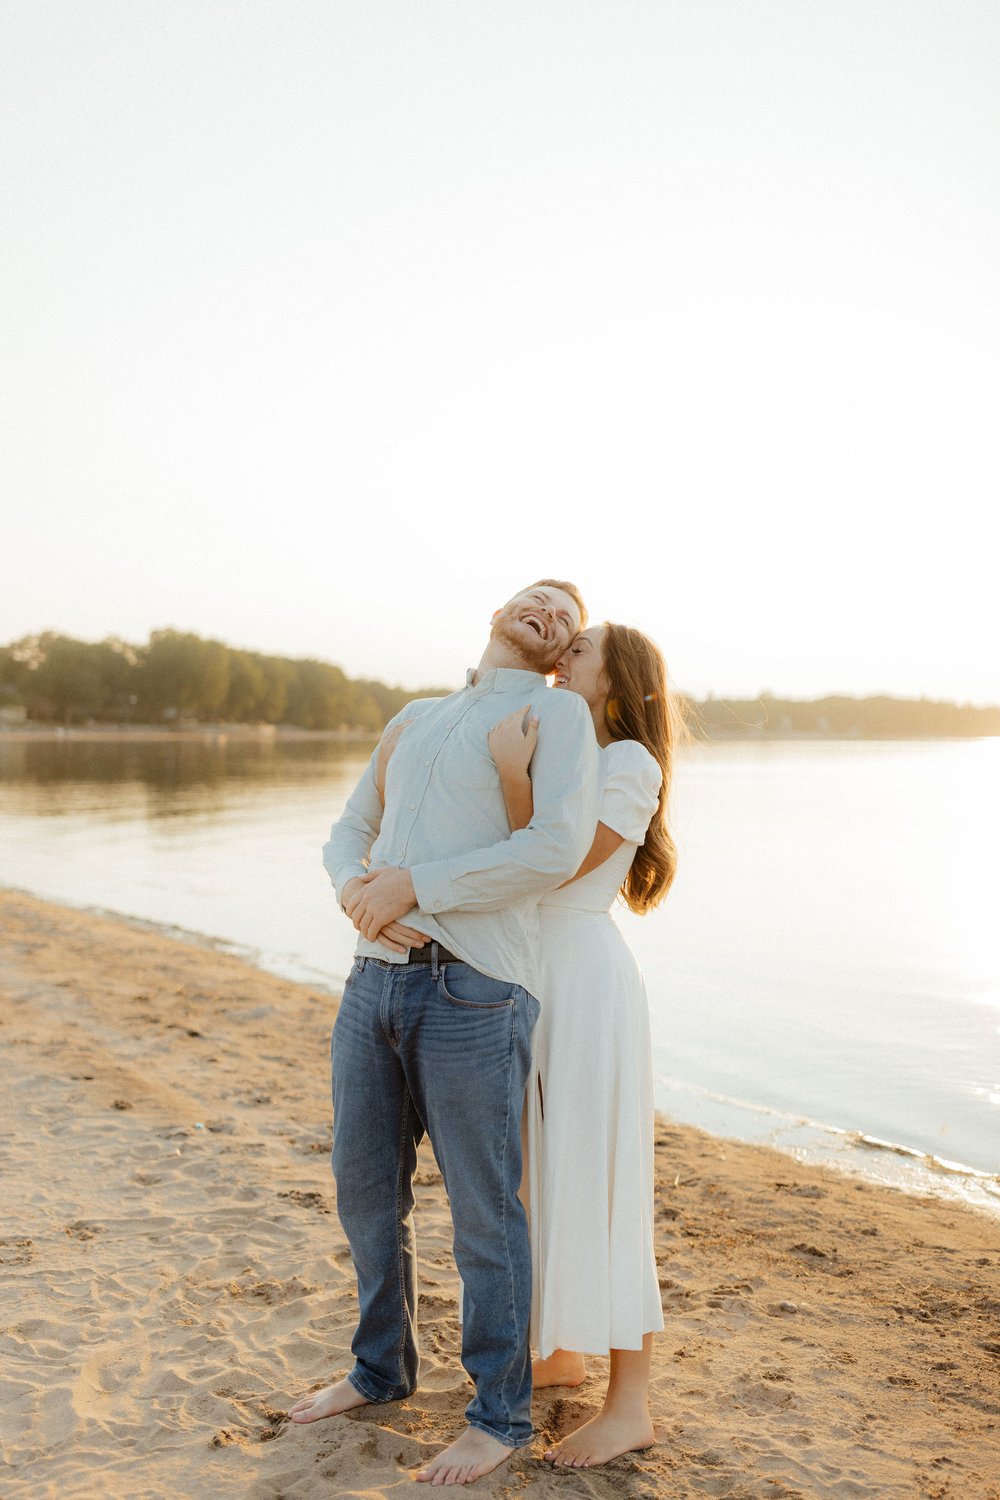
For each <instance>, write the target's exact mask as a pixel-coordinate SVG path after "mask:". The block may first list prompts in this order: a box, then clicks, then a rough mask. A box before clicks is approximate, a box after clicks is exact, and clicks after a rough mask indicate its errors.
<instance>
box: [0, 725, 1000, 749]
mask: <svg viewBox="0 0 1000 1500" xmlns="http://www.w3.org/2000/svg"><path fill="white" fill-rule="evenodd" d="M381 733H382V731H381V730H380V729H362V728H359V727H356V726H352V725H347V726H345V727H343V728H340V729H301V728H298V727H297V726H296V725H294V724H229V723H218V724H212V723H205V724H185V725H184V726H182V727H179V728H176V729H172V728H170V727H169V726H167V725H162V724H106V725H105V724H89V725H84V724H69V725H61V724H27V723H26V724H0V744H3V743H4V742H5V741H7V742H10V743H14V744H18V743H20V744H25V743H32V742H36V743H42V744H66V743H76V744H92V743H96V742H106V743H109V744H115V743H122V744H130V743H132V744H142V743H146V742H155V743H159V742H161V741H171V740H210V741H220V740H245V741H247V742H248V743H254V742H257V743H260V744H283V743H284V744H295V743H297V742H299V741H303V742H310V741H315V742H316V743H318V744H321V743H323V742H324V741H327V742H332V743H334V744H345V745H355V744H365V743H372V744H374V743H375V742H376V741H377V740H378V739H379V737H380V735H381ZM998 738H1000V732H994V733H990V734H944V733H935V732H934V731H933V730H930V729H926V728H924V729H921V730H919V731H918V730H913V731H910V732H906V733H904V732H902V731H900V732H899V733H897V734H848V733H844V734H834V733H832V732H829V731H827V730H818V729H786V730H782V729H774V730H754V729H750V730H738V729H733V730H729V729H717V728H713V729H711V730H703V731H702V732H701V733H700V734H696V735H694V736H693V738H692V741H691V743H692V745H694V746H698V745H716V744H719V745H731V744H739V743H741V742H746V743H749V744H755V745H758V744H766V743H768V742H770V741H774V742H775V743H781V744H797V743H809V744H830V745H843V744H855V745H903V744H919V743H920V742H922V741H927V742H929V743H931V744H938V743H939V742H944V743H948V742H953V743H961V744H965V743H967V742H969V741H975V740H991V739H998Z"/></svg>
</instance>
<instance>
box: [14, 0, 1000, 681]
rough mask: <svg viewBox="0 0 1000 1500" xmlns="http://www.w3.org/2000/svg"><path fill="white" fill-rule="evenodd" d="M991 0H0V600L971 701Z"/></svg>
mask: <svg viewBox="0 0 1000 1500" xmlns="http://www.w3.org/2000/svg"><path fill="white" fill-rule="evenodd" d="M998 77H1000V7H997V6H996V4H995V3H994V0H985V3H969V0H947V3H942V0H899V3H887V0H739V3H734V0H678V3H671V0H661V3H656V0H606V3H592V0H425V3H421V0H405V3H400V0H391V3H385V0H350V3H347V0H323V3H320V0H228V3H227V0H156V3H153V0H120V3H110V0H85V3H81V0H30V3H26V0H4V3H3V5H2V7H0V151H2V168H0V203H2V205H3V211H2V214H3V234H2V237H0V320H2V321H0V483H2V486H3V491H2V494H3V498H2V506H3V517H2V529H0V547H2V571H0V578H2V587H0V641H8V640H10V639H12V638H14V637H16V636H19V635H23V634H27V633H29V632H33V631H39V630H43V629H47V628H52V629H57V630H61V631H65V632H67V633H68V634H71V635H76V636H80V637H83V638H86V639H99V638H101V637H103V636H105V635H109V634H117V635H121V636H124V637H125V638H126V639H130V640H143V639H145V637H146V635H147V634H148V632H149V631H150V630H151V629H155V628H157V627H162V626H175V627H177V628H178V629H189V630H194V631H197V632H199V633H201V634H205V635H214V636H216V637H218V638H220V639H223V640H225V641H227V642H229V643H230V644H233V645H242V646H248V647H254V648H259V649H262V650H265V651H271V652H278V653H283V654H289V655H315V656H320V657H324V658H326V659H328V660H332V661H336V662H339V663H340V664H341V665H342V666H343V667H344V668H345V669H346V670H347V671H348V672H349V673H351V674H352V675H366V676H376V677H380V678H383V679H385V680H388V681H392V682H400V683H404V684H406V685H410V686H418V685H421V684H426V683H452V682H455V681H457V680H459V679H460V678H461V675H462V672H463V670H464V667H465V665H466V664H467V663H469V662H471V661H474V660H476V659H478V656H479V654H480V651H481V649H482V646H483V643H484V640H485V637H486V633H487V630H488V625H489V616H490V614H491V612H492V610H493V609H494V608H495V607H496V606H497V605H498V604H500V603H502V602H503V600H504V599H505V598H507V597H508V596H509V595H510V594H512V593H514V592H516V591H517V589H518V588H519V587H521V586H522V585H524V584H526V583H530V582H531V581H532V580H533V579H535V578H536V577H538V576H540V575H542V574H555V575H557V576H564V577H569V578H572V579H575V580H576V581H577V582H578V583H579V584H580V585H581V587H582V588H583V590H584V592H585V594H586V595H587V598H588V601H589V603H590V607H591V612H592V614H593V615H594V616H596V617H597V618H603V617H610V618H612V619H618V620H622V621H624V622H626V623H629V624H635V625H638V626H640V627H641V628H643V629H645V630H647V631H649V633H650V634H652V635H653V636H654V637H655V638H656V639H657V640H658V641H659V643H660V645H661V646H662V647H663V649H664V651H665V654H666V656H667V660H668V663H669V664H670V668H671V671H672V675H673V677H674V679H675V681H676V682H677V683H678V684H679V685H680V686H681V687H683V688H685V689H686V690H687V691H689V692H692V693H696V694H701V693H704V692H705V691H707V690H709V689H712V690H714V691H715V692H716V693H718V694H723V693H733V694H756V693H757V692H758V691H759V690H760V689H761V688H765V687H766V688H771V689H772V690H773V691H775V692H776V693H779V694H780V693H784V694H788V695H792V696H800V697H811V696H815V695H819V694H822V693H825V692H829V691H843V692H856V693H867V692H877V691H887V692H894V693H898V694H902V695H917V694H921V693H924V694H927V695H929V696H934V697H947V698H958V699H972V700H973V701H982V702H987V701H992V702H1000V653H998V651H997V635H998V631H997V625H996V583H995V574H996V551H995V549H994V547H993V546H992V545H991V544H990V543H989V538H988V533H987V523H988V521H989V520H990V519H993V518H995V516H996V511H997V477H998V467H1000V465H998V459H997V446H996V428H997V411H998V396H1000V382H998V379H997V373H998V371H997V366H998V350H1000V294H998V289H997V270H998V267H1000V198H998V178H1000V173H998V168H1000V89H998V86H997V80H998Z"/></svg>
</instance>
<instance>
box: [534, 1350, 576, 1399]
mask: <svg viewBox="0 0 1000 1500" xmlns="http://www.w3.org/2000/svg"><path fill="white" fill-rule="evenodd" d="M586 1378H587V1362H586V1360H585V1359H584V1357H583V1355H582V1354H574V1353H573V1351H572V1350H571V1349H554V1350H553V1351H552V1353H551V1354H550V1355H549V1357H548V1359H536V1360H533V1361H532V1365H531V1384H532V1386H533V1387H534V1389H535V1390H536V1391H540V1390H541V1389H542V1387H543V1386H546V1385H582V1384H583V1382H584V1381H585V1380H586Z"/></svg>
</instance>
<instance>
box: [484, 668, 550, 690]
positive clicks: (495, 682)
mask: <svg viewBox="0 0 1000 1500" xmlns="http://www.w3.org/2000/svg"><path fill="white" fill-rule="evenodd" d="M475 675H476V668H475V667H470V668H469V669H468V671H467V672H466V674H465V686H466V687H467V688H471V689H473V691H475V692H477V693H533V692H535V691H536V689H538V688H540V687H544V686H545V678H544V676H543V675H542V673H541V672H529V671H526V670H525V669H524V668H523V667H490V669H489V671H488V672H484V673H483V674H482V676H481V677H480V679H479V681H478V682H474V681H473V678H474V677H475Z"/></svg>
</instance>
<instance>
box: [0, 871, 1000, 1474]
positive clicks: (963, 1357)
mask: <svg viewBox="0 0 1000 1500" xmlns="http://www.w3.org/2000/svg"><path fill="white" fill-rule="evenodd" d="M0 928H2V931H3V934H4V943H3V946H2V949H0V988H2V995H3V1003H2V1012H0V1016H2V1021H3V1025H4V1028H5V1037H6V1040H7V1042H8V1046H7V1047H6V1048H4V1049H3V1050H2V1053H0V1067H2V1068H3V1074H2V1080H0V1082H2V1088H3V1098H4V1112H5V1115H6V1118H7V1128H6V1136H7V1142H6V1144H5V1146H4V1165H5V1175H6V1181H7V1188H6V1194H5V1196H6V1202H7V1213H6V1216H5V1227H4V1230H3V1232H2V1244H0V1261H2V1262H3V1264H2V1274H3V1278H4V1280H5V1282H6V1283H7V1285H8V1287H9V1289H10V1291H11V1292H12V1294H13V1296H12V1299H11V1304H12V1306H13V1308H14V1311H13V1312H12V1313H11V1314H10V1321H9V1323H8V1325H7V1326H6V1327H5V1328H4V1330H3V1332H2V1336H0V1348H2V1349H3V1351H4V1354H5V1361H6V1366H7V1375H6V1392H5V1394H6V1397H7V1399H6V1401H5V1405H4V1415H3V1417H2V1418H0V1421H2V1423H3V1427H4V1436H5V1439H6V1448H7V1457H8V1460H9V1461H10V1462H11V1463H12V1465H13V1472H14V1474H15V1475H16V1476H17V1478H16V1481H15V1482H18V1483H19V1484H20V1485H21V1487H22V1490H23V1492H24V1493H25V1494H26V1495H28V1494H30V1495H31V1496H33V1497H38V1500H43V1497H48V1496H50V1495H51V1496H53V1497H54V1496H56V1495H57V1494H58V1495H59V1496H61V1497H62V1496H65V1497H69V1500H72V1497H79V1500H85V1497H86V1500H90V1497H92V1496H93V1494H94V1493H96V1492H97V1491H98V1490H99V1491H100V1492H101V1493H102V1494H105V1495H107V1496H108V1497H109V1500H137V1497H139V1496H142V1497H147V1496H148V1497H150V1500H152V1497H154V1496H162V1495H164V1494H178V1495H184V1496H186V1497H197V1500H200V1497H202V1496H204V1497H206V1500H208V1497H210V1496H212V1495H215V1494H241V1495H244V1494H245V1495H247V1496H248V1497H250V1500H273V1497H276V1496H278V1495H281V1496H283V1497H286V1500H300V1497H301V1500H306V1497H307V1496H310V1497H314V1496H315V1495H316V1494H317V1493H327V1494H339V1495H344V1496H347V1495H360V1494H364V1495H365V1496H366V1497H370V1500H391V1497H392V1496H394V1495H395V1494H398V1493H399V1492H400V1491H403V1492H405V1493H412V1494H414V1496H416V1495H419V1494H421V1493H422V1492H421V1491H420V1490H417V1489H416V1488H413V1489H412V1490H411V1489H410V1488H409V1480H408V1477H407V1476H408V1472H409V1471H410V1470H411V1469H412V1468H414V1467H416V1466H417V1465H418V1464H419V1463H420V1462H423V1461H425V1459H426V1457H427V1456H428V1454H429V1453H431V1452H433V1451H434V1450H435V1449H436V1448H437V1447H440V1446H441V1445H442V1444H443V1443H444V1442H446V1441H448V1440H449V1438H450V1437H451V1435H453V1433H454V1431H455V1430H457V1428H458V1427H459V1426H460V1425H461V1420H462V1417H461V1413H462V1410H463V1408H464V1406H465V1403H466V1401H467V1400H468V1397H469V1394H470V1388H469V1386H468V1383H467V1381H466V1380H465V1378H464V1375H463V1372H462V1370H461V1367H460V1365H459V1363H458V1352H459V1342H460V1332H459V1323H458V1283H457V1278H456V1275H455V1271H454V1266H453V1263H452V1260H451V1253H450V1238H451V1236H450V1221H449V1216H448V1211H447V1200H446V1197H445V1194H444V1189H443V1184H442V1183H441V1180H440V1175H439V1173H438V1172H437V1168H436V1164H435V1163H434V1160H433V1156H432V1154H431V1153H430V1152H429V1150H428V1149H427V1147H426V1144H425V1145H424V1146H423V1147H422V1148H421V1152H420V1162H419V1166H418V1173H417V1195H418V1203H417V1211H416V1218H417V1233H418V1257H419V1268H420V1281H421V1312H420V1325H421V1350H422V1361H423V1362H422V1367H421V1384H420V1388H419V1389H418V1391H417V1392H416V1393H415V1394H414V1396H412V1397H411V1398H410V1399H409V1400H407V1401H406V1402H403V1403H398V1404H393V1405H392V1406H389V1407H379V1408H368V1409H363V1410H361V1411H359V1412H357V1413H355V1414H354V1415H352V1416H351V1417H349V1418H346V1419H343V1420H341V1421H329V1422H321V1423H317V1424H315V1426H311V1427H308V1428H305V1429H302V1428H297V1427H296V1426H295V1425H294V1424H291V1423H289V1422H288V1421H287V1420H286V1418H285V1416H284V1412H285V1410H286V1408H287V1405H288V1404H289V1403H290V1401H291V1400H292V1399H294V1397H295V1396H297V1395H298V1394H300V1393H301V1392H302V1391H304V1390H306V1389H308V1388H310V1387H312V1386H315V1385H317V1384H320V1383H325V1381H326V1380H327V1379H328V1378H329V1377H330V1375H331V1374H333V1373H335V1372H336V1371H337V1370H342V1369H343V1368H344V1367H345V1366H346V1365H347V1363H348V1361H349V1343H350V1338H351V1334H352V1332H353V1324H354V1318H355V1313H356V1302H355V1300H354V1286H353V1275H352V1272H351V1265H350V1257H349V1253H348V1251H347V1247H346V1244H345V1243H344V1240H343V1236H342V1234H341V1231H340V1228H339V1224H338V1222H337V1219H336V1214H335V1205H334V1194H333V1185H332V1181H331V1178H330V1173H329V1164H328V1161H327V1152H328V1148H329V1114H330V1110H329V1103H328V1084H327V1073H328V1057H327V1054H328V1044H329V1025H330V1021H331V1019H332V1015H333V1012H334V1009H335V1006H334V1002H333V1001H332V999H331V997H330V996H329V995H328V994H326V993H325V992H321V991H320V990H319V989H318V987H317V986H316V985H309V984H301V983H293V982H292V981H289V980H284V979H280V978H278V977H276V976H274V975H271V974H268V973H265V972H263V971H261V970H258V969H255V968H253V967H251V966H250V965H248V964H247V963H246V962H244V961H243V960H242V959H240V958H238V957H235V956H233V955H232V954H231V953H227V952H224V951H218V950H217V949H215V948H212V947H205V946H195V945H194V944H192V943H191V942H189V941H181V940H179V939H178V938H176V937H166V936H163V935H162V934H160V933H158V932H156V931H150V930H149V929H148V926H145V927H144V928H139V927H137V926H136V925H134V924H132V923H131V922H125V921H121V920H119V919H114V918H110V917H103V916H96V915H94V914H93V913H91V912H86V911H80V910H78V909H75V908H71V907H60V906H55V905H52V904H50V903H46V902H44V901H41V900H39V899H37V898H35V897H31V896H27V895H23V894H20V893H17V892H11V891H6V892H2V893H0ZM656 1185H657V1197H656V1219H655V1232H656V1249H657V1260H658V1264H659V1267H660V1285H661V1289H662V1292H663V1301H664V1312H665V1317H666V1324H667V1326H666V1331H665V1333H664V1334H663V1335H662V1336H661V1337H659V1338H658V1339H657V1341H656V1348H655V1355H654V1370H653V1381H652V1387H651V1391H652V1404H653V1412H654V1421H655V1425H656V1428H657V1435H658V1442H657V1445H656V1447H654V1448H653V1449H651V1450H649V1451H648V1452H646V1453H642V1454H635V1455H630V1456H628V1457H626V1458H622V1459H618V1460H616V1461H615V1462H614V1463H613V1464H611V1465H609V1466H607V1467H605V1468H604V1469H601V1470H597V1471H593V1473H591V1474H589V1475H588V1476H587V1477H586V1480H584V1479H583V1476H581V1481H580V1482H581V1483H585V1484H586V1485H587V1488H586V1489H581V1490H580V1491H579V1493H580V1494H587V1495H593V1496H594V1497H601V1500H603V1497H612V1496H616V1497H617V1496H626V1497H630V1500H654V1497H655V1500H660V1497H663V1500H671V1497H677V1500H681V1497H685V1500H686V1497H690V1496H701V1495H730V1496H732V1497H734V1500H735V1497H737V1496H739V1497H741V1500H743V1497H747V1500H758V1497H763V1496H765V1495H767V1496H777V1497H784V1500H812V1497H813V1496H818V1495H820V1494H822V1495H824V1496H835V1497H838V1500H839V1497H843V1500H847V1497H848V1496H850V1497H854V1500H859V1497H860V1500H886V1497H890V1496H897V1495H898V1496H900V1497H908V1500H913V1497H927V1500H939V1497H948V1500H965V1497H969V1500H1000V1480H998V1479H997V1477H996V1462H995V1454H996V1434H997V1430H998V1428H1000V1344H998V1342H997V1316H998V1314H1000V1226H998V1225H997V1223H996V1222H995V1221H994V1220H993V1219H992V1218H990V1217H989V1216H987V1215H986V1214H983V1213H980V1212H977V1211H974V1210H972V1209H970V1208H967V1207H963V1206H958V1205H956V1204H953V1203H949V1202H946V1201H944V1200H941V1199H938V1198H930V1197H919V1196H913V1195H910V1194H908V1193H900V1192H898V1191H897V1190H895V1189H891V1188H880V1187H877V1186H874V1185H872V1184H870V1183H867V1182H863V1181H857V1180H854V1179H852V1178H850V1177H847V1176H846V1175H845V1174H844V1173H842V1172H840V1171H835V1170H832V1169H829V1168H823V1167H818V1166H812V1165H806V1164H803V1163H801V1162H799V1161H797V1160H795V1159H794V1158H793V1157H791V1156H788V1155H784V1154H781V1153H778V1152H777V1151H775V1150H773V1149H771V1148H769V1147H766V1146H761V1145H752V1144H746V1143H742V1142H738V1141H725V1140H721V1139H719V1138H717V1137H715V1136H712V1135H709V1134H707V1133H705V1132H703V1131H701V1130H698V1129H696V1128H694V1127H690V1126H681V1125H677V1124H675V1123H672V1122H670V1121H669V1120H663V1119H660V1120H659V1121H658V1123H657V1129H656ZM592 1365H593V1370H594V1374H595V1376H596V1377H597V1378H595V1379H592V1380H591V1381H589V1382H588V1383H587V1384H586V1385H585V1386H583V1387H581V1388H579V1389H578V1390H574V1391H560V1390H555V1391H542V1392H539V1393H538V1395H537V1396H536V1400H535V1407H534V1415H535V1421H536V1426H537V1427H538V1428H539V1430H540V1433H541V1434H542V1437H540V1438H539V1440H538V1441H536V1443H534V1444H533V1445H532V1446H531V1447H530V1448H528V1449H525V1450H521V1451H519V1452H518V1453H517V1454H516V1455H515V1456H514V1457H513V1458H512V1459H511V1461H510V1462H509V1463H508V1464H507V1465H505V1466H504V1467H503V1468H502V1469H501V1470H499V1471H497V1473H496V1474H495V1475H491V1476H489V1477H488V1478H487V1479H485V1480H482V1481H480V1482H479V1483H478V1484H477V1486H476V1490H477V1493H478V1494H481V1495H487V1496H490V1497H494V1496H495V1497H498V1500H499V1497H503V1500H508V1497H509V1500H514V1497H521V1496H522V1495H525V1494H528V1495H530V1496H531V1497H532V1500H549V1497H552V1500H555V1497H556V1496H557V1494H558V1495H562V1496H565V1495H568V1494H572V1493H574V1491H573V1490H572V1489H567V1484H568V1483H570V1481H569V1480H568V1477H567V1475H566V1474H565V1473H564V1472H559V1471H556V1472H553V1471H551V1470H550V1469H549V1468H548V1466H547V1465H545V1464H544V1463H543V1462H542V1461H541V1460H540V1458H539V1454H540V1452H541V1450H542V1446H543V1440H547V1439H549V1438H550V1437H551V1436H553V1435H554V1434H555V1433H556V1432H558V1431H561V1430H565V1428H566V1427H567V1426H568V1425H573V1423H574V1422H575V1421H578V1420H579V1419H580V1418H582V1417H583V1416H585V1415H587V1414H589V1412H590V1411H591V1410H593V1409H595V1407H596V1405H597V1404H599V1400H600V1395H601V1392H602V1389H603V1377H604V1376H605V1375H606V1371H607V1361H602V1360H594V1361H593V1362H592ZM22 1490H19V1492H22Z"/></svg>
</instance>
